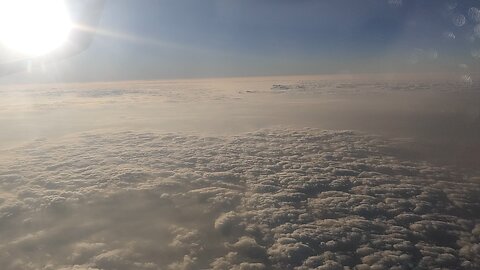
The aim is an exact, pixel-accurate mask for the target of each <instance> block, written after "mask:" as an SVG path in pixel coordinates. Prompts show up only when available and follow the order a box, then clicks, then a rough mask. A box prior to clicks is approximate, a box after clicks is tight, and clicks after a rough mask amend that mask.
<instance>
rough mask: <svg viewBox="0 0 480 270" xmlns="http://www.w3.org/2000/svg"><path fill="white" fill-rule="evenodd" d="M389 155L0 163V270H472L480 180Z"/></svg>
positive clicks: (328, 148)
mask: <svg viewBox="0 0 480 270" xmlns="http://www.w3.org/2000/svg"><path fill="white" fill-rule="evenodd" d="M388 145H389V142H388V141H385V140H384V139H382V138H379V137H374V136H367V135H363V134H358V133H354V132H350V131H339V132H330V131H318V130H314V129H301V130H292V129H275V130H263V131H258V132H253V133H247V134H243V135H240V136H234V137H220V136H218V137H203V136H187V135H184V134H175V133H168V134H164V133H162V134H157V133H144V132H143V133H142V132H117V133H105V134H100V133H95V134H92V133H91V134H83V135H79V136H75V137H70V138H64V139H62V140H61V141H55V142H51V141H47V140H38V141H36V142H35V143H34V144H31V145H28V146H25V147H22V148H17V149H15V150H11V151H10V152H8V153H6V154H5V155H4V157H9V159H8V160H2V162H1V163H0V164H1V167H0V190H1V191H2V192H1V194H0V227H1V230H0V237H1V239H2V240H1V241H0V265H2V267H3V269H7V270H8V269H78V270H80V269H82V270H83V269H239V270H240V269H242V270H246V269H295V270H303V269H411V268H413V267H418V268H420V269H431V268H448V269H478V268H479V267H480V256H479V255H478V254H480V222H479V221H480V199H479V194H480V178H479V177H476V178H475V177H473V176H468V175H467V174H462V173H459V172H456V171H453V170H450V169H448V168H439V167H435V166H432V165H429V164H427V163H421V162H415V163H414V162H409V161H405V160H401V159H399V158H397V157H394V156H391V155H389V154H387V153H385V152H384V150H382V149H385V148H387V147H388ZM344 267H347V268H344Z"/></svg>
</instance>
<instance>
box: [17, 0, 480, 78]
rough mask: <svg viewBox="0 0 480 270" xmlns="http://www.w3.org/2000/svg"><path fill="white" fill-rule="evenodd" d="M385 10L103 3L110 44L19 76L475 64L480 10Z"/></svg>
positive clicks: (208, 0) (288, 1)
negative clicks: (474, 13)
mask: <svg viewBox="0 0 480 270" xmlns="http://www.w3.org/2000/svg"><path fill="white" fill-rule="evenodd" d="M390 2H391V1H389V0H361V1H359V0H335V1H333V0H243V1H234V0H202V1H198V0H180V1H179V0H115V1H107V5H106V6H105V10H104V14H103V17H102V20H101V23H100V27H101V29H103V31H107V32H111V33H115V34H114V35H102V34H99V35H97V36H96V38H95V41H94V43H93V44H92V46H91V47H90V48H89V49H88V50H86V51H84V52H83V53H81V54H79V55H77V56H75V57H73V58H70V59H67V60H64V61H62V62H60V63H56V64H55V65H51V67H50V70H51V71H50V74H30V75H28V74H27V75H22V76H24V77H25V76H26V77H29V76H30V77H35V78H39V77H40V78H42V77H44V78H49V79H50V80H66V81H108V80H130V79H165V78H191V77H223V76H251V75H287V74H288V75H297V74H322V73H323V74H325V73H339V72H352V73H358V72H402V71H412V70H421V71H430V70H433V71H437V70H452V69H455V68H456V67H457V66H458V65H459V64H462V63H466V64H468V66H469V67H471V68H475V66H476V65H478V60H475V59H472V57H471V55H470V52H471V50H474V49H475V48H476V47H479V48H480V44H479V42H478V41H477V40H475V39H474V40H473V41H472V40H469V37H471V36H472V33H473V29H474V27H475V25H476V24H477V23H478V22H475V20H473V19H471V18H469V16H468V10H469V8H471V7H475V6H476V7H478V8H480V2H479V1H473V0H472V1H469V0H462V1H460V0H459V1H457V2H455V1H449V0H446V1H441V0H403V1H401V5H394V4H392V3H390ZM452 7H453V8H452ZM459 14H463V15H464V16H465V17H466V22H465V25H463V26H461V27H458V26H455V25H454V24H453V23H452V19H453V18H454V16H457V15H459ZM446 33H454V35H455V39H454V40H453V39H448V38H445V35H446ZM127 37H128V38H127ZM477 39H478V38H477ZM457 62H458V63H457ZM37 73H38V72H37Z"/></svg>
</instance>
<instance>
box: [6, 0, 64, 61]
mask: <svg viewBox="0 0 480 270" xmlns="http://www.w3.org/2000/svg"><path fill="white" fill-rule="evenodd" d="M71 28H72V22H71V20H70V17H69V14H68V11H67V8H66V6H65V3H64V1H63V0H0V43H2V44H3V45H4V46H5V47H7V48H9V49H11V50H13V51H16V52H18V53H21V54H24V55H28V56H40V55H44V54H47V53H49V52H51V51H53V50H55V49H57V48H59V47H60V46H62V45H63V44H64V43H65V42H66V40H67V38H68V35H69V33H70V30H71Z"/></svg>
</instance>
